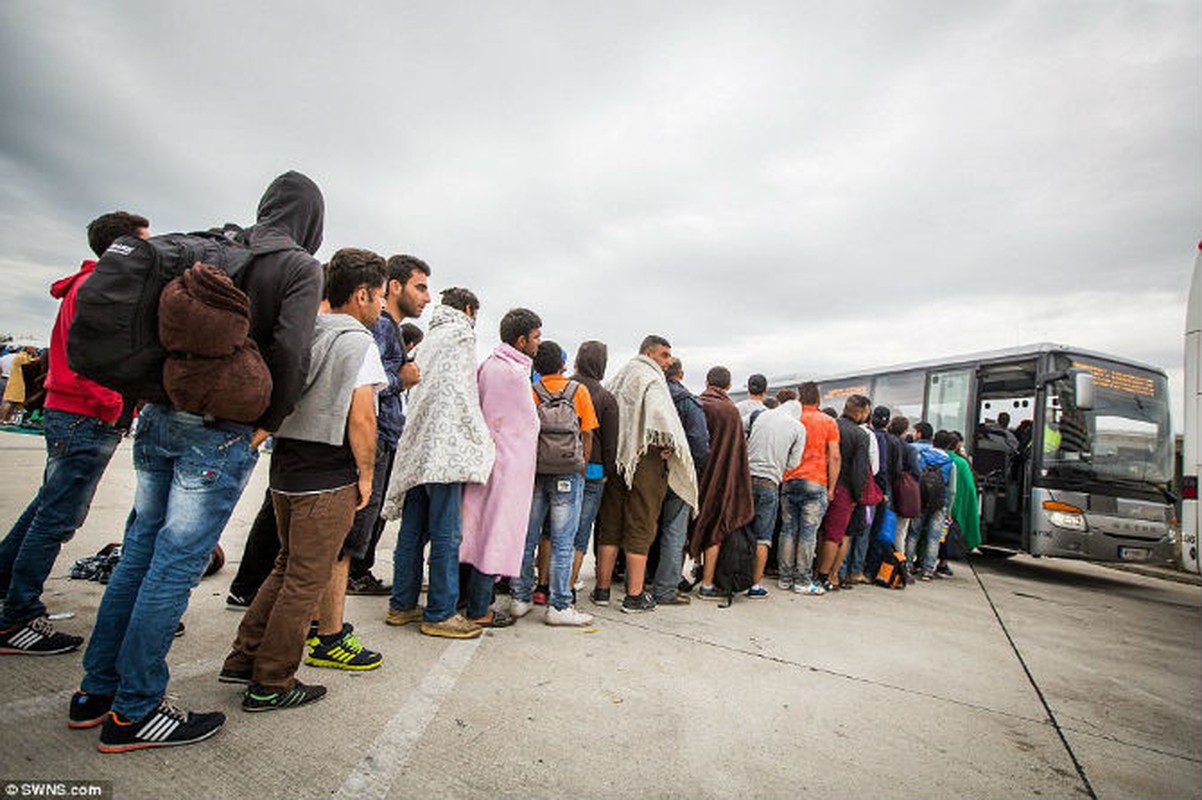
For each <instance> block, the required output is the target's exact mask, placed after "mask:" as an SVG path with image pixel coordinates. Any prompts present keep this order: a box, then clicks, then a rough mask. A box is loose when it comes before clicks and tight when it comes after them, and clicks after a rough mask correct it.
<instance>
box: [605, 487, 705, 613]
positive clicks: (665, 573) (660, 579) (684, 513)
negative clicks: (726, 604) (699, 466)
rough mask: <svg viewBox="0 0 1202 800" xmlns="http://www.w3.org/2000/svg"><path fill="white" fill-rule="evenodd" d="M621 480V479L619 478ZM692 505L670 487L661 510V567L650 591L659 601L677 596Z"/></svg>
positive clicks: (658, 567)
mask: <svg viewBox="0 0 1202 800" xmlns="http://www.w3.org/2000/svg"><path fill="white" fill-rule="evenodd" d="M618 480H621V478H619V479H618ZM689 511H690V509H689V506H688V504H687V503H685V501H684V500H681V499H680V497H679V496H677V494H676V492H674V491H672V490H671V489H669V490H668V493H667V494H666V495H664V503H663V505H662V506H660V511H659V566H657V567H656V568H655V580H654V581H653V582H652V584H651V593H652V595H653V596H654V597H655V599H656V600H665V599H667V598H671V597H675V596H676V592H677V591H679V589H678V587H679V586H680V577H681V575H680V571H681V569H683V568H684V545H685V539H686V537H687V536H688V533H689Z"/></svg>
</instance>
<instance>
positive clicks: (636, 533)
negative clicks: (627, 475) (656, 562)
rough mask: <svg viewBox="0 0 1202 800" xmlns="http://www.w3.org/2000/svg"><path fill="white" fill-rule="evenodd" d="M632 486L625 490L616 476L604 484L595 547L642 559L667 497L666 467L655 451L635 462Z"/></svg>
mask: <svg viewBox="0 0 1202 800" xmlns="http://www.w3.org/2000/svg"><path fill="white" fill-rule="evenodd" d="M632 483H633V484H634V485H633V486H631V487H630V488H629V489H627V488H626V481H624V480H623V479H622V477H621V476H620V475H614V476H613V477H611V478H610V479H609V480H607V481H606V482H605V489H604V491H603V492H602V494H601V508H600V510H599V511H598V512H597V544H599V545H612V546H617V547H621V548H622V549H623V550H625V551H626V552H627V553H628V554H630V555H636V556H645V555H647V552H648V551H649V550H650V549H651V543H652V542H654V541H655V532H656V530H657V526H658V525H659V510H660V506H661V505H663V502H664V496H665V495H666V494H667V493H668V466H667V463H666V462H665V461H664V460H663V459H662V458H660V455H659V451H657V450H653V451H651V452H648V453H646V454H644V455H643V457H642V458H640V459H639V463H638V467H637V468H636V469H635V471H634V480H633V481H632Z"/></svg>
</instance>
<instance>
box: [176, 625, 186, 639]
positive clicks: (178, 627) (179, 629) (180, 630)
mask: <svg viewBox="0 0 1202 800" xmlns="http://www.w3.org/2000/svg"><path fill="white" fill-rule="evenodd" d="M183 635H184V623H183V622H181V623H180V624H178V625H176V626H175V638H176V639H178V638H179V637H181V636H183Z"/></svg>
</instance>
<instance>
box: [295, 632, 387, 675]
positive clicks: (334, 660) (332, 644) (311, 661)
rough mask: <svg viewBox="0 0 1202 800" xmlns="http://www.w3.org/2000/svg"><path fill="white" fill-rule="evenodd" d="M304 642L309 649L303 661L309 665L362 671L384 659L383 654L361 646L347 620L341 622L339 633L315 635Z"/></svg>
mask: <svg viewBox="0 0 1202 800" xmlns="http://www.w3.org/2000/svg"><path fill="white" fill-rule="evenodd" d="M306 644H307V645H308V646H309V649H308V653H307V655H306V656H305V663H306V664H308V665H309V666H311V667H331V668H333V669H350V670H356V671H363V670H369V669H375V668H376V667H378V666H380V664H381V663H383V661H384V656H383V655H381V654H380V653H377V652H376V651H375V650H368V649H367V648H366V647H364V646H363V644H362V642H360V641H359V637H358V636H356V635H355V629H354V627H352V626H351V624H350V623H349V622H346V623H343V625H342V631H341V632H340V633H334V634H330V635H328V636H316V637H314V638H312V639H309V640H308V641H307V642H306Z"/></svg>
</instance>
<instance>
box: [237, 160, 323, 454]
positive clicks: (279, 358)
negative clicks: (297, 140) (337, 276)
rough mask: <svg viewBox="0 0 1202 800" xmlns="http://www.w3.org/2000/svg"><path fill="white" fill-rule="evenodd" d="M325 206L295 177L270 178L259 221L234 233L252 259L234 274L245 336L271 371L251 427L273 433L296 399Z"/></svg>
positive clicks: (312, 317) (317, 294) (313, 313)
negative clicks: (246, 313)
mask: <svg viewBox="0 0 1202 800" xmlns="http://www.w3.org/2000/svg"><path fill="white" fill-rule="evenodd" d="M324 220H325V201H324V199H323V198H322V196H321V190H320V189H318V188H317V184H315V183H314V182H313V181H311V180H310V179H309V178H307V177H305V176H304V175H302V174H300V173H299V172H285V173H284V174H283V175H281V176H279V177H278V178H276V179H275V180H274V181H272V182H271V185H270V186H268V187H267V191H266V192H264V193H263V199H262V200H260V201H259V212H258V222H257V223H256V224H255V225H254V226H253V227H250V228H247V229H246V230H245V231H243V232H242V233H241V234H240V235H239V237H238V238H239V240H240V241H241V242H242V243H243V244H245V245H247V246H248V247H250V249H251V251H252V252H253V253H254V254H255V259H254V260H253V261H251V263H250V264H249V265H248V266H247V267H246V269H244V270H243V271H242V272H241V273H239V276H238V284H239V288H241V289H242V291H244V292H246V294H247V295H248V296H249V297H250V336H251V338H252V339H254V341H255V344H257V345H258V347H259V352H260V353H261V354H262V356H263V359H264V360H265V361H266V362H267V368H268V370H270V372H271V380H272V389H271V403H270V405H268V406H267V410H266V411H265V412H263V415H262V416H261V417H260V418H259V419H258V421H257V422H256V423H255V424H256V426H257V427H260V428H264V429H265V430H268V431H275V430H278V429H279V427H280V423H281V422H283V421H284V417H286V416H288V414H289V413H291V411H292V409H293V408H294V407H295V406H296V402H297V400H298V399H299V398H300V395H301V391H302V389H303V388H304V385H305V378H306V376H307V375H308V372H309V358H310V347H311V345H312V343H313V326H314V323H315V322H316V320H317V307H318V304H319V303H320V302H321V283H322V273H321V264H320V263H318V261H317V259H315V258H313V254H314V253H316V252H317V250H318V248H319V247H321V237H322V228H323V225H324Z"/></svg>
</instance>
